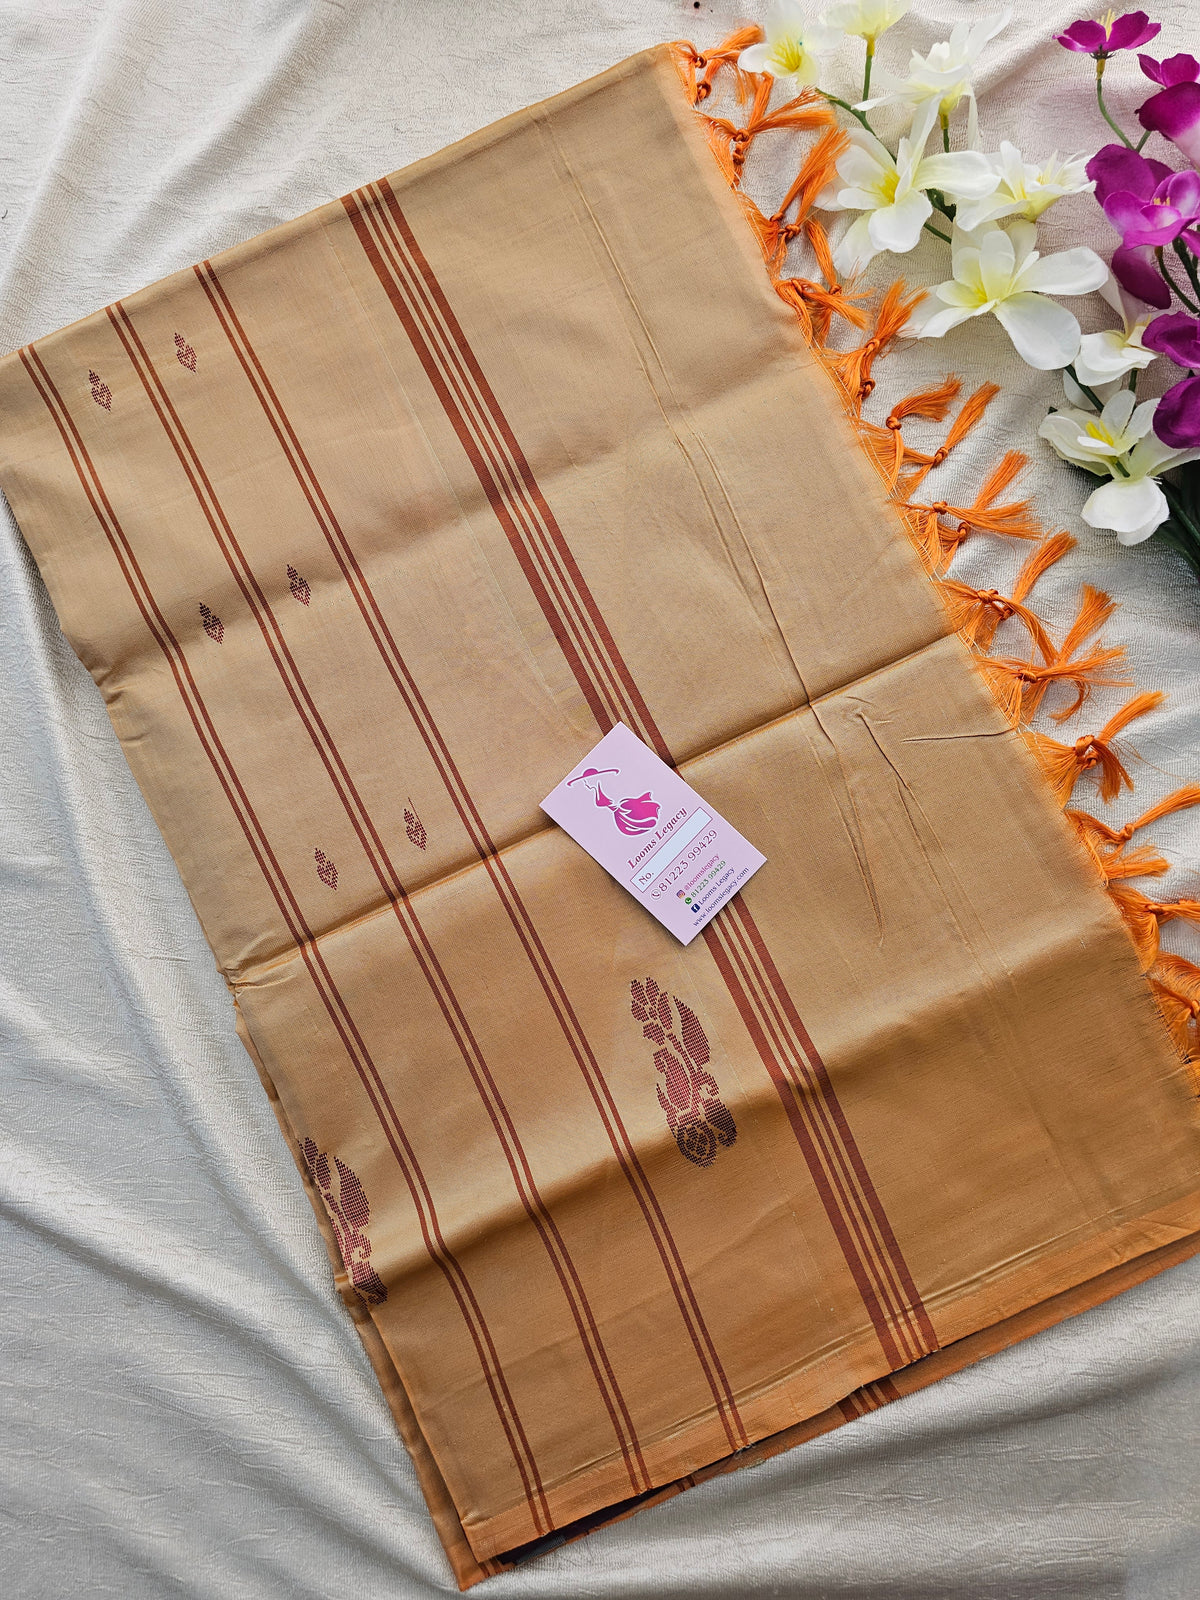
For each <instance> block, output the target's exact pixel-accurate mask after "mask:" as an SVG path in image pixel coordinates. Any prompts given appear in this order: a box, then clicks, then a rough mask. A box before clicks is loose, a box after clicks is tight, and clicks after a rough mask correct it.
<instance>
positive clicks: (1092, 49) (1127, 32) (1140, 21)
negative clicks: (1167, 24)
mask: <svg viewBox="0 0 1200 1600" xmlns="http://www.w3.org/2000/svg"><path fill="white" fill-rule="evenodd" d="M1110 14H1111V13H1110ZM1161 32H1162V23H1161V22H1151V21H1150V18H1149V17H1148V16H1147V15H1146V13H1145V12H1144V11H1127V12H1126V13H1125V15H1124V16H1123V17H1118V18H1117V19H1116V21H1115V22H1110V23H1109V24H1108V26H1107V27H1106V26H1105V24H1104V23H1103V22H1091V21H1089V20H1088V19H1087V18H1083V19H1081V20H1080V21H1079V22H1073V23H1072V24H1071V26H1070V27H1069V28H1068V29H1067V30H1066V31H1065V32H1064V33H1056V34H1055V35H1054V37H1055V38H1056V39H1057V40H1058V42H1059V44H1061V45H1062V46H1063V48H1064V49H1066V50H1078V51H1079V52H1080V53H1081V54H1083V55H1085V56H1095V57H1096V59H1097V60H1098V61H1105V60H1107V59H1108V57H1109V56H1111V55H1112V54H1113V52H1114V51H1115V50H1136V49H1137V48H1138V46H1139V45H1143V44H1149V43H1150V41H1151V39H1153V38H1155V37H1156V36H1157V35H1158V34H1159V33H1161Z"/></svg>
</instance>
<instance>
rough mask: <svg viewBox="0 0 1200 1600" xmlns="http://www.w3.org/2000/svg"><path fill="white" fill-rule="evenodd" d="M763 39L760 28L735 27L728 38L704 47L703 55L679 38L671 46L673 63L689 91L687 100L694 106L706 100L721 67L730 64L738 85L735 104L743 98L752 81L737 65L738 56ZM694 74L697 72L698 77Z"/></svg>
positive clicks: (742, 101) (743, 99)
mask: <svg viewBox="0 0 1200 1600" xmlns="http://www.w3.org/2000/svg"><path fill="white" fill-rule="evenodd" d="M761 38H762V29H761V28H757V27H746V28H738V29H737V30H736V31H735V32H734V33H731V34H730V35H729V37H728V38H727V39H725V40H723V41H722V42H721V43H720V44H719V45H717V47H716V48H715V49H713V50H706V51H704V53H703V54H701V52H700V51H699V50H697V49H696V47H695V45H693V44H689V43H688V41H687V40H686V39H680V40H679V41H678V42H677V43H676V44H674V45H673V46H672V47H671V48H672V52H673V54H674V57H675V62H676V65H677V66H678V68H679V71H680V75H681V76H682V78H683V81H684V84H685V86H686V88H687V91H688V99H689V101H690V102H691V104H692V105H694V106H697V105H699V104H700V102H701V101H702V100H707V99H708V97H709V95H710V94H711V93H712V90H713V83H714V82H715V80H716V76H717V74H718V72H720V70H721V68H722V67H732V68H733V72H734V78H735V80H736V85H737V97H738V104H739V105H741V104H743V103H744V101H745V96H746V88H747V85H748V84H749V83H751V82H752V81H753V78H752V75H751V74H750V73H748V72H743V71H742V70H741V68H740V67H739V66H738V64H737V58H738V57H739V56H740V55H741V53H742V51H743V50H748V49H749V48H750V46H751V45H752V44H757V43H758V42H759V40H760V39H761ZM697 74H700V76H699V77H698V76H697Z"/></svg>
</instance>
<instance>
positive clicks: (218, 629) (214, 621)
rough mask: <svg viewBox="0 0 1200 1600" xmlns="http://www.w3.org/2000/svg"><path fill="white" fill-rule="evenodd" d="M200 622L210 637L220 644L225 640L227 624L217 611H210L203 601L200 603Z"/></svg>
mask: <svg viewBox="0 0 1200 1600" xmlns="http://www.w3.org/2000/svg"><path fill="white" fill-rule="evenodd" d="M200 620H201V622H202V623H203V624H204V631H205V633H206V634H207V635H208V637H209V638H210V639H214V640H216V642H217V644H220V643H221V642H222V641H223V640H224V638H225V624H224V623H223V622H222V621H221V619H220V617H219V616H218V615H217V613H216V612H215V611H210V610H209V608H208V607H207V606H206V605H205V604H204V602H203V601H201V602H200Z"/></svg>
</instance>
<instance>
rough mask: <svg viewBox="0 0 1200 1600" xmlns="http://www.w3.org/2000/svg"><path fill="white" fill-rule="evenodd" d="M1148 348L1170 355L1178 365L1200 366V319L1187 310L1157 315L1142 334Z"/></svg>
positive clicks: (1143, 341)
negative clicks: (1162, 315)
mask: <svg viewBox="0 0 1200 1600" xmlns="http://www.w3.org/2000/svg"><path fill="white" fill-rule="evenodd" d="M1142 343H1143V344H1144V345H1145V347H1146V349H1147V350H1157V351H1158V353H1159V354H1160V355H1164V356H1170V358H1171V360H1172V361H1173V362H1174V363H1175V365H1176V366H1177V367H1200V321H1197V319H1196V318H1195V317H1191V316H1189V315H1188V313H1187V312H1186V311H1172V312H1170V313H1169V314H1168V315H1167V316H1165V317H1155V319H1154V321H1153V322H1152V323H1151V324H1150V326H1149V327H1148V328H1147V329H1146V331H1145V333H1143V334H1142Z"/></svg>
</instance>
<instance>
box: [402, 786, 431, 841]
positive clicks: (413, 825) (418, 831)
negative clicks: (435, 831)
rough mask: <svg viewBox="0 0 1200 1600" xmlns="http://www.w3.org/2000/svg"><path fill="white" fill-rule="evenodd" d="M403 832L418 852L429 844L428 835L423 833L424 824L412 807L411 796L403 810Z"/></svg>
mask: <svg viewBox="0 0 1200 1600" xmlns="http://www.w3.org/2000/svg"><path fill="white" fill-rule="evenodd" d="M404 831H405V833H406V834H407V835H408V837H409V839H410V840H411V841H412V843H413V844H415V845H416V847H417V849H418V850H424V848H425V846H426V845H427V844H428V843H429V835H428V834H427V833H426V832H425V824H424V823H423V822H422V821H421V819H420V817H419V816H418V815H417V809H416V807H415V806H414V805H413V802H412V796H411V795H409V797H408V804H407V805H406V806H405V808H404Z"/></svg>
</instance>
